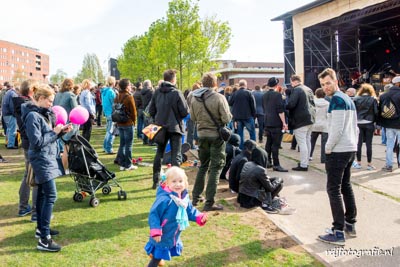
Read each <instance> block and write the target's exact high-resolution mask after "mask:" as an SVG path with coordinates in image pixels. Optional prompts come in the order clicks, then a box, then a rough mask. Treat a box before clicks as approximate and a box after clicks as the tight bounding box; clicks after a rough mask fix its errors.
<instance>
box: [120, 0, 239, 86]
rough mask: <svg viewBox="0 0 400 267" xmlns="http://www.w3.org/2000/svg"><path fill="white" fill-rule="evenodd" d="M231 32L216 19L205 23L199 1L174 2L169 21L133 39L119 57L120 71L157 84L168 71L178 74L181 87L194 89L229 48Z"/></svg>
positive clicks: (151, 26)
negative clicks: (215, 61)
mask: <svg viewBox="0 0 400 267" xmlns="http://www.w3.org/2000/svg"><path fill="white" fill-rule="evenodd" d="M230 38H231V30H230V28H229V25H228V23H227V22H221V21H218V20H217V19H216V16H212V17H208V18H206V19H204V20H201V18H200V16H199V6H198V1H197V0H172V1H171V2H169V7H168V10H167V13H166V18H162V19H159V20H157V21H155V22H153V23H152V24H151V25H150V27H149V30H148V31H147V32H146V33H144V34H143V35H140V36H134V37H132V38H130V39H129V40H128V41H127V42H126V43H125V45H124V47H123V49H122V54H121V55H120V56H119V57H118V68H119V70H120V71H121V74H122V75H123V76H124V77H128V78H130V79H131V80H139V81H141V80H143V79H150V80H152V81H153V82H157V81H158V80H159V79H160V78H161V77H162V73H163V72H164V70H166V69H177V70H178V87H179V88H180V89H184V88H190V87H191V85H192V84H193V83H194V82H195V81H197V80H199V78H200V77H201V75H202V74H203V73H204V72H206V71H209V70H210V68H211V67H212V66H213V65H214V64H215V63H213V59H217V58H218V57H220V56H221V55H222V54H223V53H224V52H225V51H226V50H227V49H228V48H229V40H230Z"/></svg>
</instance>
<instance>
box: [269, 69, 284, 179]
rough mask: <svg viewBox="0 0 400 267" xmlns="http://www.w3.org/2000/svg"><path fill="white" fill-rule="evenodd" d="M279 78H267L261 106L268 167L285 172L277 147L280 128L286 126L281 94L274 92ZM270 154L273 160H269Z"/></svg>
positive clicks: (280, 134)
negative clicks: (262, 108) (266, 87)
mask: <svg viewBox="0 0 400 267" xmlns="http://www.w3.org/2000/svg"><path fill="white" fill-rule="evenodd" d="M278 83H279V80H278V79H276V78H275V77H271V78H270V79H269V80H268V84H267V86H268V91H267V92H266V93H265V94H264V96H263V107H264V111H265V121H264V125H265V132H266V134H267V143H266V144H265V151H267V154H268V162H269V164H268V167H269V168H270V167H272V165H271V162H273V169H274V171H278V172H287V170H286V169H284V168H282V167H281V165H280V163H279V147H280V146H281V140H282V130H287V129H288V127H287V125H286V121H285V109H284V107H283V99H282V94H280V93H279V92H276V91H275V90H276V88H277V86H278ZM271 154H272V158H273V161H272V160H271Z"/></svg>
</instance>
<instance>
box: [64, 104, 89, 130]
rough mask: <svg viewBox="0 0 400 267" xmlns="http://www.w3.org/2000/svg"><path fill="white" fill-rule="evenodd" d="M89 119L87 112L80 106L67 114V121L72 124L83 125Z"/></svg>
mask: <svg viewBox="0 0 400 267" xmlns="http://www.w3.org/2000/svg"><path fill="white" fill-rule="evenodd" d="M88 119H89V112H88V111H87V109H85V108H84V107H82V106H80V105H79V106H77V107H75V108H73V109H72V110H71V112H70V113H69V120H70V121H71V122H72V123H73V124H79V125H81V124H84V123H85V122H86V121H87V120H88Z"/></svg>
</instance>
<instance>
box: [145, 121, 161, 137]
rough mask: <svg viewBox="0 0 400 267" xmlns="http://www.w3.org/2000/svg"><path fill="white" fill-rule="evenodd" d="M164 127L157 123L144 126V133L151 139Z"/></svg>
mask: <svg viewBox="0 0 400 267" xmlns="http://www.w3.org/2000/svg"><path fill="white" fill-rule="evenodd" d="M161 129H162V126H160V125H157V124H150V125H148V126H146V127H145V128H143V130H142V133H144V134H145V135H146V136H147V137H148V138H149V139H150V140H153V138H154V137H155V136H156V134H157V133H158V132H159V131H160V130H161Z"/></svg>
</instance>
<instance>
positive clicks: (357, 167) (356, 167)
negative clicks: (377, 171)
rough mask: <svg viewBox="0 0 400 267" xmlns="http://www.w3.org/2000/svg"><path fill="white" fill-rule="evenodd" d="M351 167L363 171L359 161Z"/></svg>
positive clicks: (354, 162)
mask: <svg viewBox="0 0 400 267" xmlns="http://www.w3.org/2000/svg"><path fill="white" fill-rule="evenodd" d="M351 166H352V167H353V168H354V169H361V164H359V163H358V162H357V161H353V164H351Z"/></svg>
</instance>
